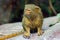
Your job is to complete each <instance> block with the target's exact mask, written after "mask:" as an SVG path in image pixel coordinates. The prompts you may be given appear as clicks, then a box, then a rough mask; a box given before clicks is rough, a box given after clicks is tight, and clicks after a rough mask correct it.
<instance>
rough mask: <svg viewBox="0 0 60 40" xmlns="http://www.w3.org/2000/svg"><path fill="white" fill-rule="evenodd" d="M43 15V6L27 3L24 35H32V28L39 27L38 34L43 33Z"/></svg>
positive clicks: (23, 20)
mask: <svg viewBox="0 0 60 40" xmlns="http://www.w3.org/2000/svg"><path fill="white" fill-rule="evenodd" d="M42 24H43V15H42V12H41V8H40V7H38V6H36V5H34V4H27V5H25V9H24V15H23V19H22V26H23V28H24V31H25V32H24V37H30V30H31V31H33V30H34V29H37V34H38V36H40V35H42V34H43V31H42Z"/></svg>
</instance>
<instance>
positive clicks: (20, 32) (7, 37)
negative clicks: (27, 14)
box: [0, 29, 24, 40]
mask: <svg viewBox="0 0 60 40" xmlns="http://www.w3.org/2000/svg"><path fill="white" fill-rule="evenodd" d="M23 33H24V30H23V29H22V30H21V31H19V32H15V33H12V34H9V35H4V36H3V37H0V40H5V39H9V38H12V37H15V36H18V35H21V34H23Z"/></svg>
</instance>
